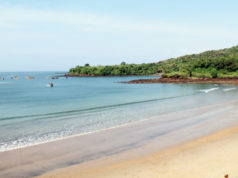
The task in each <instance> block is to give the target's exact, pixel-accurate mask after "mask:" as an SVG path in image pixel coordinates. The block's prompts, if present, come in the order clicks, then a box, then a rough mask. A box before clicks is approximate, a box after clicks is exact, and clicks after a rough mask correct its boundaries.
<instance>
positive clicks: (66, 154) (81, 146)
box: [0, 101, 238, 177]
mask: <svg viewBox="0 0 238 178" xmlns="http://www.w3.org/2000/svg"><path fill="white" fill-rule="evenodd" d="M237 108H238V101H232V102H227V103H219V104H216V105H211V106H206V107H200V108H194V109H189V110H185V111H178V112H174V113H169V114H164V115H159V116H156V117H153V118H150V119H146V120H144V121H140V122H137V123H132V124H128V125H125V126H121V127H117V128H113V129H108V130H103V131H100V132H95V133H91V134H87V135H80V136H74V137H70V138H67V139H63V140H58V141H54V142H50V143H45V144H40V145H36V146H31V147H26V148H22V149H17V150H12V151H6V152H1V153H0V177H33V176H39V175H43V174H45V173H50V174H48V175H47V174H46V175H45V176H46V177H59V175H61V176H62V177H67V176H66V175H69V172H68V171H69V170H70V172H71V171H72V172H71V173H72V177H82V176H92V177H93V176H94V177H95V176H96V175H97V174H98V172H97V171H96V172H95V171H94V170H95V169H96V170H100V172H101V170H102V174H98V176H101V177H106V176H109V177H113V176H116V175H117V174H118V175H121V174H119V173H120V172H121V173H123V171H121V169H119V170H117V169H111V167H110V166H111V165H112V167H113V168H118V165H121V164H122V169H125V171H126V170H127V171H133V166H132V167H130V166H129V165H128V164H131V162H132V163H134V160H138V159H139V163H138V165H137V161H136V166H139V167H140V166H142V167H141V169H140V170H141V171H142V172H143V171H149V169H147V168H149V167H143V166H145V165H147V164H148V166H150V165H151V163H150V162H148V163H145V164H144V161H142V162H141V160H144V159H145V160H147V159H150V157H151V155H155V156H156V155H157V154H158V152H159V151H163V150H165V151H166V150H168V148H170V147H172V146H175V145H181V144H182V143H186V142H188V141H191V140H194V139H196V138H199V137H201V136H204V135H208V134H211V133H213V132H216V131H218V130H222V129H225V128H228V127H231V126H233V125H235V124H237V123H238V122H237V120H238V119H237V115H238V110H237ZM236 148H237V147H236ZM164 155H167V154H164ZM164 155H163V156H164ZM168 155H169V154H168ZM194 159H195V158H194ZM176 160H177V159H176ZM152 162H154V161H153V160H152ZM141 163H143V164H141ZM108 164H109V165H110V166H109V168H108ZM124 165H128V166H126V167H124ZM132 165H133V164H132ZM71 166H73V167H71ZM61 168H62V169H61ZM65 168H66V169H65ZM119 168H120V166H119ZM135 168H136V167H135ZM58 169H59V170H58ZM71 169H73V170H71ZM108 169H109V170H112V172H111V175H110V174H108V175H106V174H105V173H107V172H108V171H107V170H108ZM57 170H58V171H59V172H58V171H57ZM77 170H79V171H80V176H79V175H78V174H79V172H77ZM103 170H105V171H104V172H103ZM51 171H53V172H51ZM54 171H56V172H54ZM87 171H89V172H91V173H92V174H88V173H87ZM114 171H116V172H114ZM135 171H136V170H135ZM109 172H110V171H109ZM136 172H139V170H137V171H136ZM84 173H85V174H84ZM114 173H115V174H114ZM174 173H176V171H175V172H174ZM81 174H82V176H81ZM156 174H157V173H156ZM55 175H57V176H55ZM125 175H126V174H125ZM129 175H130V174H129ZM119 177H120V176H119ZM121 177H123V176H122V175H121ZM130 177H131V176H130ZM132 177H133V176H132ZM146 177H148V176H146Z"/></svg>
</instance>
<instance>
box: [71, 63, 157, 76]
mask: <svg viewBox="0 0 238 178" xmlns="http://www.w3.org/2000/svg"><path fill="white" fill-rule="evenodd" d="M157 69H158V64H156V63H150V64H126V63H125V62H122V63H121V64H120V65H112V66H90V65H89V64H85V65H84V66H76V67H75V68H72V69H70V71H69V73H70V74H76V75H89V76H126V75H151V74H155V73H157Z"/></svg>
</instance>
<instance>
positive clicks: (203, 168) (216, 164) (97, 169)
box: [41, 126, 238, 178]
mask: <svg viewBox="0 0 238 178" xmlns="http://www.w3.org/2000/svg"><path fill="white" fill-rule="evenodd" d="M237 147H238V126H236V127H233V128H230V129H225V130H223V131H219V132H217V133H215V134H211V135H209V136H204V137H202V138H199V139H196V140H193V141H190V142H188V143H184V144H182V145H178V146H175V147H172V148H170V149H166V150H164V151H161V152H159V153H156V154H152V155H150V156H147V157H143V158H139V159H131V160H127V161H118V162H117V163H115V157H113V158H106V159H102V160H99V161H96V162H94V163H88V164H84V165H81V166H72V167H69V168H65V169H61V170H56V171H53V172H51V173H48V174H45V175H43V176H41V178H46V177H82V178H98V177H105V178H112V177H113V178H122V177H123V178H131V177H137V178H146V177H151V178H157V177H160V178H163V177H166V178H168V177H171V178H172V177H184V178H192V177H194V178H201V177H209V178H217V177H224V175H226V174H228V175H229V177H231V178H233V177H234V178H236V177H238V166H237V160H238V152H237ZM118 157H119V156H118ZM119 160H120V159H119Z"/></svg>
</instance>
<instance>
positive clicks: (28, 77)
mask: <svg viewBox="0 0 238 178" xmlns="http://www.w3.org/2000/svg"><path fill="white" fill-rule="evenodd" d="M25 79H35V77H31V76H26V77H25Z"/></svg>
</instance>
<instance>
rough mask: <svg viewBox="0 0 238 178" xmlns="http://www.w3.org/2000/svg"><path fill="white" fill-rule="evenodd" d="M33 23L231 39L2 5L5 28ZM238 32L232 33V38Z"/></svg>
mask: <svg viewBox="0 0 238 178" xmlns="http://www.w3.org/2000/svg"><path fill="white" fill-rule="evenodd" d="M31 24H34V25H41V24H48V26H54V25H56V26H59V27H61V26H63V27H64V26H69V27H72V28H75V29H77V30H81V31H87V32H119V33H120V32H130V33H131V32H132V33H133V32H139V33H143V32H145V33H151V32H152V33H157V34H160V33H167V34H175V35H176V34H177V35H186V36H188V35H192V36H220V37H221V36H228V33H227V30H226V29H222V28H217V27H209V26H204V25H199V24H183V23H178V22H164V21H162V20H154V21H152V20H146V21H145V20H139V19H129V18H125V17H118V16H109V15H101V14H100V15H99V14H93V13H85V12H61V11H49V10H48V11H47V10H38V9H25V8H16V7H15V8H9V7H4V6H0V27H1V29H2V30H3V29H22V28H25V27H27V26H29V25H31ZM233 35H237V32H236V31H234V32H232V31H229V36H233Z"/></svg>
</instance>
